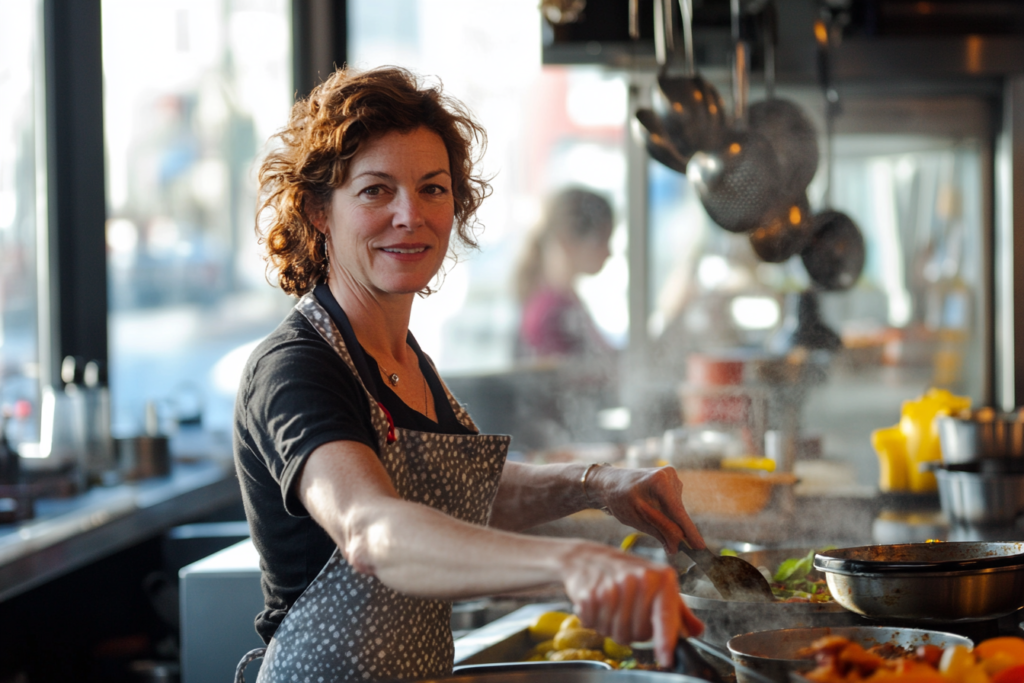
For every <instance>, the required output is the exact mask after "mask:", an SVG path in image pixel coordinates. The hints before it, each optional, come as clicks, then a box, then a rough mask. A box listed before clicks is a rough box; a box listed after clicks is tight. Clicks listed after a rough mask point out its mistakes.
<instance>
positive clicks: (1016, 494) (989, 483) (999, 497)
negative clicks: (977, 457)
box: [933, 459, 1024, 524]
mask: <svg viewBox="0 0 1024 683" xmlns="http://www.w3.org/2000/svg"><path fill="white" fill-rule="evenodd" d="M1001 462H1002V459H1000V460H996V459H991V460H987V461H985V463H979V462H974V463H967V464H963V465H946V466H943V467H936V468H934V469H933V471H934V472H935V479H936V480H937V481H938V484H939V504H940V505H941V506H942V512H943V513H945V515H946V516H947V517H948V518H949V521H951V522H954V523H955V522H966V523H968V524H1012V523H1013V520H1015V519H1016V518H1017V516H1018V515H1020V513H1021V512H1022V511H1024V472H1022V471H1020V469H1017V470H1016V471H999V470H1001V469H1003V468H992V471H987V469H986V468H985V467H983V466H981V465H983V464H986V463H991V464H999V463H1001ZM1008 462H1010V463H1021V461H1020V460H1017V459H1014V460H1008Z"/></svg>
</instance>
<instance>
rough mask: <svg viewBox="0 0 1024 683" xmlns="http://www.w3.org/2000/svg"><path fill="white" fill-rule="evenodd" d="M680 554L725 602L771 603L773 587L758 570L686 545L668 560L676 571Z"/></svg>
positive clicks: (750, 565)
mask: <svg viewBox="0 0 1024 683" xmlns="http://www.w3.org/2000/svg"><path fill="white" fill-rule="evenodd" d="M679 553H683V554H685V555H687V556H689V558H690V559H691V560H693V561H694V562H695V563H696V564H697V567H699V568H700V570H701V571H703V572H704V574H705V575H706V576H707V577H708V580H709V581H710V582H711V583H712V585H714V587H715V588H716V589H717V590H718V592H719V593H720V594H721V595H722V597H723V598H725V599H726V600H742V601H745V602H774V601H775V596H774V594H772V587H771V585H769V583H768V580H767V579H765V578H764V576H763V575H762V574H761V572H760V571H758V569H757V567H755V566H754V565H752V564H750V563H749V562H747V561H746V560H741V559H740V558H738V557H731V556H721V555H715V554H714V553H713V552H711V551H710V550H708V549H707V548H702V549H700V550H695V549H693V548H691V547H690V546H689V544H688V543H687V542H686V541H683V542H682V543H681V544H680V545H679V550H678V551H677V552H676V553H675V554H673V555H670V556H669V558H668V560H669V564H670V565H672V566H673V567H674V568H675V569H676V571H679V569H680V567H679Z"/></svg>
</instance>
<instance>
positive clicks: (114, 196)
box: [103, 0, 292, 436]
mask: <svg viewBox="0 0 1024 683" xmlns="http://www.w3.org/2000/svg"><path fill="white" fill-rule="evenodd" d="M290 11H291V8H290V3H289V2H287V1H286V0H262V1H253V2H230V1H228V0H218V1H209V0H178V1H175V2H163V1H160V2H157V1H155V0H153V1H146V2H139V1H138V0H104V2H103V72H104V116H105V136H106V144H107V205H108V210H107V215H108V222H107V249H108V254H109V264H108V265H109V270H108V272H109V276H108V277H109V291H110V297H109V299H110V315H109V330H110V384H111V397H112V401H113V430H114V432H115V435H118V436H120V435H126V434H132V433H138V432H139V431H140V430H141V428H142V421H143V406H144V405H145V404H147V403H152V404H155V406H156V408H157V411H158V413H159V414H160V417H161V419H162V420H165V421H167V422H171V423H174V422H177V423H180V424H189V423H193V424H195V423H202V425H203V426H204V427H205V428H206V429H207V430H212V431H219V432H225V431H228V430H229V429H230V424H231V410H232V406H233V403H234V394H235V390H236V388H237V382H238V377H239V376H240V372H241V367H242V364H244V362H245V360H246V358H247V357H248V350H251V348H252V346H253V345H254V344H255V343H256V342H257V341H258V340H259V339H260V338H262V337H263V336H265V335H266V334H267V333H268V332H269V331H270V330H272V329H273V328H274V326H276V324H277V323H278V322H279V321H280V320H281V319H282V318H283V316H284V312H285V311H286V310H287V308H288V307H289V306H290V305H291V302H290V301H289V299H288V298H287V297H286V296H285V295H284V294H282V293H281V292H280V291H279V290H276V289H273V288H271V287H269V286H268V285H267V283H266V280H265V279H264V264H263V262H262V260H261V259H260V257H259V255H258V252H257V245H256V239H255V235H254V232H253V229H254V214H255V204H256V197H255V191H256V181H255V169H256V167H257V166H258V159H259V158H260V156H261V153H262V149H263V146H264V145H265V144H266V142H267V140H268V138H269V137H270V136H271V135H272V134H273V133H274V132H275V131H276V130H277V129H278V128H279V127H280V126H282V125H283V123H284V121H285V120H286V118H287V114H288V110H289V108H290V106H291V102H292V83H291V40H290V35H291V34H290V23H289V17H290Z"/></svg>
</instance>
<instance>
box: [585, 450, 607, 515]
mask: <svg viewBox="0 0 1024 683" xmlns="http://www.w3.org/2000/svg"><path fill="white" fill-rule="evenodd" d="M595 467H611V465H609V464H608V463H606V462H592V463H590V464H589V465H587V469H585V470H583V476H582V477H580V487H581V488H582V489H583V499H584V500H586V501H587V504H588V505H590V506H592V507H595V506H594V504H593V501H591V500H590V494H589V493H587V478H588V477H590V473H591V472H593V471H594V468H595ZM600 509H601V510H604V511H605V512H608V508H606V507H602V508H600Z"/></svg>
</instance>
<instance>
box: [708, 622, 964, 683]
mask: <svg viewBox="0 0 1024 683" xmlns="http://www.w3.org/2000/svg"><path fill="white" fill-rule="evenodd" d="M825 636H843V637H845V638H848V639H850V640H851V641H853V642H855V643H858V644H860V645H861V646H863V647H864V648H870V647H875V646H877V645H884V644H886V643H891V644H892V645H897V646H899V647H902V648H905V649H907V650H913V649H915V648H916V647H918V646H919V645H937V646H939V647H943V648H944V647H951V646H953V645H963V646H964V647H967V648H973V647H974V643H973V641H971V639H970V638H966V637H964V636H958V635H955V634H953V633H944V632H942V631H926V630H923V629H917V628H891V627H882V626H851V627H845V628H793V629H777V630H772V631H759V632H757V633H745V634H743V635H739V636H736V637H734V638H732V639H730V640H729V644H728V647H729V652H731V653H732V658H733V659H734V660H735V661H736V662H737V663H738V664H742V665H743V667H745V668H749V669H753V670H754V671H757V672H759V673H762V674H765V675H767V676H769V677H771V678H773V679H774V680H776V681H779V683H787V681H788V680H789V674H790V672H791V671H796V672H801V671H808V670H810V669H813V668H814V660H813V659H808V658H803V657H801V656H800V655H799V654H798V653H799V651H800V650H802V649H803V648H805V647H808V646H810V645H811V644H812V643H814V641H816V640H818V639H819V638H823V637H825ZM736 679H737V681H738V683H751V681H750V679H749V678H746V677H745V675H744V669H743V668H739V667H738V668H737V670H736Z"/></svg>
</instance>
